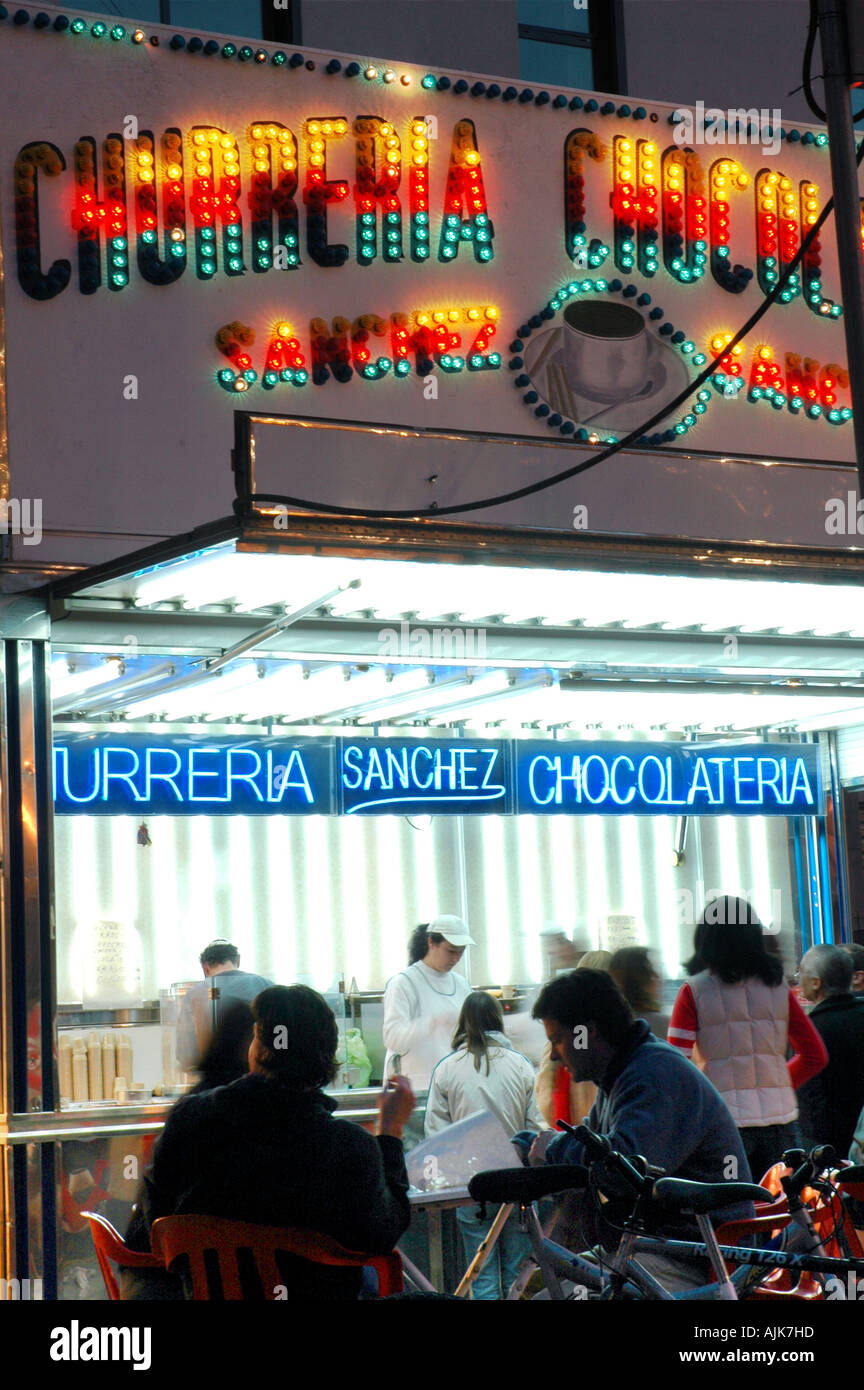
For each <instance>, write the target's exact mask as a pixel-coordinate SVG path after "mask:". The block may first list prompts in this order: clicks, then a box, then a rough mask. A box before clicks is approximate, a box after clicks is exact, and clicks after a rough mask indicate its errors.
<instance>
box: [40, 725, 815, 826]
mask: <svg viewBox="0 0 864 1390" xmlns="http://www.w3.org/2000/svg"><path fill="white" fill-rule="evenodd" d="M54 801H55V810H56V811H57V813H58V814H60V815H141V816H145V815H146V816H157V815H176V816H186V815H345V816H352V815H411V814H420V813H426V814H432V815H511V814H514V813H515V814H521V815H693V816H706V815H761V816H792V815H815V814H817V813H818V812H819V811H820V809H821V805H822V788H821V780H820V775H819V763H818V750H817V748H816V745H815V744H773V743H764V744H763V743H747V744H704V743H700V744H682V743H606V742H590V743H583V742H571V741H569V740H568V741H563V740H562V741H552V740H534V739H526V740H516V741H511V740H505V739H499V740H491V739H429V740H428V741H424V740H422V739H417V738H413V739H376V738H357V739H349V738H339V739H335V740H334V739H315V738H300V739H290V740H289V739H280V738H272V739H249V740H241V739H223V738H215V739H206V738H193V737H181V736H178V737H174V738H162V737H158V736H153V737H150V736H148V735H144V734H131V735H129V736H127V737H112V736H109V735H103V734H99V735H90V734H76V735H68V736H64V737H62V738H61V739H59V740H58V742H57V744H56V745H55V747H54Z"/></svg>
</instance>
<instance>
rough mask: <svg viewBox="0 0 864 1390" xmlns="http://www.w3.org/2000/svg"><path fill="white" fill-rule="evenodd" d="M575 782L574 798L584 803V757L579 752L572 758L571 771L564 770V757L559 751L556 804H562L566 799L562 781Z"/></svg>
mask: <svg viewBox="0 0 864 1390" xmlns="http://www.w3.org/2000/svg"><path fill="white" fill-rule="evenodd" d="M564 782H572V783H573V800H574V801H575V802H576V803H577V805H579V806H581V805H582V759H581V758H580V757H579V755H578V753H577V754H574V756H573V757H572V758H571V759H570V771H569V772H565V771H564V759H563V757H562V755H561V754H560V753H559V754H557V755H556V757H555V804H556V806H560V805H561V804H562V802H563V800H564V788H563V785H562V783H564Z"/></svg>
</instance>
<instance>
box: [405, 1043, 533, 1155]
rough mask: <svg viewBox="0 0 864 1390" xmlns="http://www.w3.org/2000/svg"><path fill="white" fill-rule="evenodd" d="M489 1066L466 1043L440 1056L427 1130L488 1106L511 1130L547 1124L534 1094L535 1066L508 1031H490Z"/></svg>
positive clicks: (431, 1086)
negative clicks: (476, 1058)
mask: <svg viewBox="0 0 864 1390" xmlns="http://www.w3.org/2000/svg"><path fill="white" fill-rule="evenodd" d="M487 1037H488V1039H489V1047H488V1057H489V1072H488V1074H487V1071H486V1063H485V1061H483V1060H482V1059H481V1061H480V1069H479V1071H478V1069H477V1068H476V1067H475V1065H474V1058H473V1057H472V1055H471V1053H470V1052H469V1051H468V1049H467V1048H465V1047H460V1048H459V1049H458V1051H456V1052H451V1053H450V1056H449V1057H445V1058H444V1059H443V1060H442V1061H440V1062H439V1063H438V1065H437V1067H436V1068H435V1070H434V1072H433V1073H432V1080H431V1081H430V1083H429V1098H428V1100H427V1101H426V1133H427V1134H436V1133H437V1132H438V1130H440V1129H444V1128H445V1127H446V1126H447V1125H452V1124H455V1123H456V1122H457V1120H464V1119H467V1117H468V1116H469V1115H473V1114H474V1113H475V1111H477V1110H488V1111H490V1112H491V1113H492V1114H493V1115H495V1116H496V1118H497V1119H499V1120H500V1121H501V1123H502V1125H503V1126H504V1128H505V1130H506V1131H507V1134H508V1136H512V1135H514V1134H517V1133H518V1132H519V1130H520V1129H536V1130H541V1129H546V1127H547V1126H546V1121H545V1120H544V1119H543V1116H542V1115H541V1113H540V1110H539V1108H538V1106H537V1101H536V1099H535V1096H534V1068H533V1067H532V1065H531V1063H530V1062H529V1061H528V1058H527V1057H523V1056H522V1054H521V1052H517V1051H516V1050H515V1048H513V1047H512V1046H511V1044H510V1043H509V1042H508V1041H507V1039H506V1038H505V1036H504V1034H503V1033H489V1034H487Z"/></svg>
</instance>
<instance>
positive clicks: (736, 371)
mask: <svg viewBox="0 0 864 1390" xmlns="http://www.w3.org/2000/svg"><path fill="white" fill-rule="evenodd" d="M19 13H23V12H19ZM39 14H40V15H41V18H39V15H37V12H36V11H30V10H28V11H26V15H27V16H28V18H27V21H26V22H21V23H18V24H16V23H13V12H12V11H10V13H9V16H8V17H7V18H6V19H5V20H4V21H2V22H0V106H2V120H0V205H2V224H0V227H2V251H3V258H4V265H5V297H6V320H7V337H8V351H7V361H6V373H7V382H6V389H7V407H8V421H9V440H10V451H11V458H10V463H11V478H12V491H13V494H22V495H23V494H25V493H26V494H28V495H32V496H38V497H41V498H42V499H43V504H44V509H43V520H42V524H43V526H44V528H45V529H46V531H55V532H57V531H66V532H74V531H80V530H82V529H96V530H104V531H112V530H113V531H116V532H122V533H124V534H129V533H130V532H135V533H136V534H139V535H141V536H142V537H145V536H147V535H158V534H165V533H169V532H176V531H179V530H181V529H184V528H187V527H190V526H192V525H195V524H198V523H200V522H202V521H205V520H209V519H211V518H213V517H215V516H217V515H220V514H225V513H226V512H228V511H229V510H230V503H231V497H232V487H231V475H230V471H229V466H228V462H229V450H230V448H231V443H232V437H233V423H232V414H233V412H234V411H235V410H236V409H238V408H242V409H243V410H247V411H248V410H252V411H254V412H256V413H261V414H268V413H269V414H272V415H277V416H293V415H298V416H302V417H304V418H306V419H321V420H338V421H353V422H359V423H364V422H365V423H370V422H374V423H378V422H382V421H386V422H388V423H391V424H396V425H400V424H401V425H406V426H412V427H419V428H421V429H435V430H448V429H455V430H463V431H474V432H480V433H486V432H494V433H495V434H497V435H513V436H529V437H530V438H533V439H537V440H542V441H544V442H547V443H552V442H554V443H556V444H557V445H559V446H560V447H559V448H558V449H556V450H555V451H554V453H556V454H558V455H559V456H560V458H561V464H560V466H561V467H565V466H566V462H567V459H568V457H569V458H575V459H578V458H579V457H580V456H581V455H582V453H583V452H584V450H585V449H586V448H590V446H591V445H592V444H593V443H594V442H595V441H599V442H600V443H602V442H604V441H607V440H609V439H615V438H622V437H623V436H624V435H625V434H629V433H630V432H631V431H633V430H637V431H641V433H640V437H639V440H638V443H637V454H638V452H639V449H641V450H642V452H643V453H644V454H645V456H646V460H647V459H648V458H653V459H657V458H658V457H659V458H661V459H662V458H664V457H672V458H676V457H677V458H686V457H688V456H692V455H693V454H694V453H695V454H696V455H699V456H701V455H706V456H708V457H709V458H711V457H712V456H717V455H722V457H723V458H725V459H729V458H733V457H736V456H742V457H748V458H756V459H760V460H766V459H767V460H772V461H784V460H787V461H789V460H807V461H810V462H811V463H812V461H814V460H815V461H818V460H825V461H831V462H834V463H835V464H836V463H841V464H844V463H848V462H849V461H851V460H852V458H853V445H852V429H851V423H850V415H851V410H850V396H849V389H848V376H847V373H846V367H845V346H844V338H843V325H842V306H841V303H840V286H839V277H838V271H837V261H836V253H835V248H834V241H833V231H832V224H831V223H830V222H829V223H828V224H827V226H826V227H825V229H824V232H823V234H822V237H821V245H814V246H813V247H812V248H811V249H810V251H809V252H808V254H807V256H806V257H805V258H804V260H803V262H802V264H801V265H800V266H799V267H798V269H797V271H796V272H795V274H794V275H793V277H792V278H791V279H790V280H789V282H788V286H787V288H786V290H785V291H784V294H783V297H782V300H781V302H779V303H778V304H777V305H776V306H775V307H774V308H772V309H771V311H770V313H769V314H768V315H767V317H766V318H765V319H764V320H763V322H762V323H761V324H760V325H759V327H758V328H757V329H756V330H754V332H753V333H752V334H751V335H750V336H749V337H748V338H747V339H746V340H745V341H744V342H743V343H742V344H741V345H740V347H739V348H738V349H736V350H735V352H734V353H731V354H727V355H725V356H724V354H723V349H724V347H725V345H726V344H727V343H728V342H729V341H730V339H731V336H732V335H733V334H734V333H735V331H736V330H737V329H738V327H739V326H740V325H741V324H742V323H743V322H744V321H745V320H746V319H747V318H748V316H749V315H750V314H751V313H752V311H753V309H754V308H755V307H756V306H757V305H758V303H759V302H760V300H761V299H762V297H763V296H764V294H765V293H766V292H767V291H769V290H770V289H771V288H772V286H774V285H776V284H777V281H778V277H780V276H782V274H783V273H784V270H785V269H786V268H787V267H788V265H789V263H790V262H791V261H792V260H793V258H794V256H795V254H796V252H797V250H798V248H799V247H800V245H801V241H802V237H803V236H804V234H806V232H807V231H808V230H809V228H810V227H812V225H813V223H814V222H815V220H816V218H817V216H818V213H819V210H820V209H821V207H822V206H823V204H824V201H825V200H826V198H827V197H828V194H829V190H830V178H829V159H828V149H827V144H826V137H825V135H824V134H823V133H821V132H819V131H816V130H811V129H807V128H804V127H799V128H797V129H790V128H786V127H782V126H781V124H780V121H779V113H771V112H759V111H751V112H750V113H743V112H737V113H736V112H734V111H727V112H720V111H712V110H708V111H706V110H704V109H702V108H696V109H694V110H692V111H690V110H683V109H682V110H679V111H678V112H675V111H674V110H673V108H671V107H669V106H664V105H660V104H658V103H652V102H650V101H647V100H646V101H643V102H640V101H638V100H635V99H633V98H627V99H626V100H625V99H623V98H608V99H607V98H604V97H603V96H600V97H597V96H592V95H591V94H590V93H584V92H583V93H578V94H577V93H574V92H570V91H564V90H561V89H557V88H556V89H550V90H549V91H543V90H540V89H538V88H536V87H531V88H529V87H526V86H525V85H524V84H523V83H521V82H518V81H513V82H508V81H507V80H506V79H499V80H495V79H493V78H489V77H473V76H464V75H461V74H458V73H449V74H448V73H442V72H439V71H437V70H436V71H428V72H427V71H425V70H424V69H422V68H419V67H412V66H407V65H405V64H402V63H395V62H394V63H393V64H387V63H384V62H380V61H369V60H366V59H364V58H362V57H355V56H352V55H346V54H339V55H334V54H331V53H320V52H311V51H305V50H304V51H303V52H302V53H296V54H295V53H290V52H279V51H277V50H275V49H273V48H272V47H271V46H269V45H264V46H259V45H257V44H244V43H243V41H242V40H237V41H229V40H226V39H208V38H207V36H206V35H204V36H197V35H192V34H190V33H188V32H180V33H177V34H175V33H174V31H172V30H170V29H164V28H158V27H156V28H153V27H148V26H144V27H143V28H142V29H139V30H135V29H134V28H133V27H132V25H131V24H130V23H129V22H128V21H117V22H116V23H114V24H112V22H111V21H110V20H105V19H104V18H99V17H93V18H80V19H79V18H74V19H73V20H72V22H71V23H70V21H69V17H68V16H66V15H65V14H64V13H61V12H60V11H57V10H45V11H41V12H39ZM37 19H38V20H39V22H38V23H37ZM34 94H36V95H35V99H34ZM714 359H717V361H716V365H715V367H714V369H713V370H712V371H711V372H710V374H709V376H708V378H707V380H706V381H705V382H704V384H703V385H702V386H701V388H700V389H699V390H698V391H695V392H690V393H689V394H686V393H688V392H689V391H690V387H691V384H692V383H693V382H694V381H695V380H696V378H697V377H698V375H699V373H700V372H701V371H704V369H705V368H706V366H707V365H708V364H710V363H711V362H712V360H714ZM679 398H681V399H679ZM672 403H675V404H674V408H672V409H671V410H669V407H670V405H671V404H672ZM655 417H658V418H655ZM649 422H653V423H649ZM643 427H644V428H643ZM368 441H369V437H368V436H364V443H363V445H362V448H363V451H364V452H363V460H362V465H363V467H364V468H365V469H368V470H369V472H370V475H374V469H375V448H374V437H373V439H372V443H371V444H370V443H369V442H368ZM580 445H581V448H580ZM322 471H326V460H322ZM549 471H554V470H550V469H549V468H546V472H547V473H548V472H549ZM676 471H677V470H676ZM284 472H285V476H284V489H283V490H284V491H285V492H286V493H291V492H292V490H293V489H292V486H291V484H292V477H291V462H290V457H289V456H288V455H287V454H286V459H285V466H284ZM632 472H633V469H632V467H631V468H630V473H631V474H632ZM834 476H835V481H836V473H835V475H834ZM628 477H629V474H628ZM488 488H489V478H488V473H487V471H486V470H484V472H483V477H482V479H479V478H478V490H477V494H476V495H477V496H483V495H484V490H488ZM466 490H467V491H468V492H469V493H470V485H469V486H467V489H466ZM833 490H834V491H836V490H837V489H836V487H835V488H834V489H833ZM493 491H495V489H494V488H493ZM632 493H633V489H632V486H630V485H629V484H628V487H627V488H626V489H623V490H622V495H621V496H620V498H619V507H620V513H619V515H618V516H617V517H616V518H615V519H614V520H615V524H616V525H617V527H618V529H620V530H622V531H631V532H632V531H639V530H640V529H641V527H640V524H639V517H638V515H637V514H636V513H635V512H633V510H632V506H631V502H632ZM826 495H827V494H826ZM628 499H629V500H628ZM369 505H380V503H379V502H377V499H374V498H370V503H369ZM571 505H572V504H571ZM816 505H817V509H819V510H820V522H819V525H820V527H821V509H822V500H821V497H820V499H819V500H818V502H817V504H816ZM628 508H629V509H630V510H629V511H628ZM769 510H770V508H769ZM564 524H565V525H566V524H567V523H566V522H565V523H564ZM589 528H590V518H589ZM757 529H758V526H757V525H755V524H754V534H755V531H756V530H757ZM708 533H710V532H707V533H706V531H705V530H701V531H695V532H694V534H708ZM829 539H830V538H829Z"/></svg>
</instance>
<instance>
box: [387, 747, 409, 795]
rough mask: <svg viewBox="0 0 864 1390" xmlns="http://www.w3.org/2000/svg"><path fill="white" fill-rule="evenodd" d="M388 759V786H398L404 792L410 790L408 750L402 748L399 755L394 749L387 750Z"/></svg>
mask: <svg viewBox="0 0 864 1390" xmlns="http://www.w3.org/2000/svg"><path fill="white" fill-rule="evenodd" d="M384 751H385V756H386V758H387V785H388V786H389V787H391V788H392V787H395V786H396V785H397V784H398V785H399V786H400V787H402V789H403V791H407V790H408V749H407V748H400V749H399V752H398V754H397V753H395V752H394V751H393V749H392V748H386V749H385V750H384Z"/></svg>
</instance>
